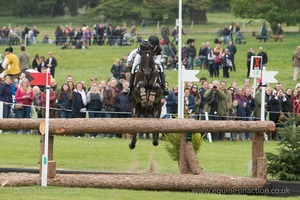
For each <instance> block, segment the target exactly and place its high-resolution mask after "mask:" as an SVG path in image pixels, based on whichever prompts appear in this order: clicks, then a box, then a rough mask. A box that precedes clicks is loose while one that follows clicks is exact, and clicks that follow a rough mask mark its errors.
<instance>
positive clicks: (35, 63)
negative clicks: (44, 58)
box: [31, 54, 41, 72]
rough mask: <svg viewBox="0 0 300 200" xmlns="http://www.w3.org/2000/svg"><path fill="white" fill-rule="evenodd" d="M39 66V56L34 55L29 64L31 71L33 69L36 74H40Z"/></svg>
mask: <svg viewBox="0 0 300 200" xmlns="http://www.w3.org/2000/svg"><path fill="white" fill-rule="evenodd" d="M39 65H40V56H39V54H35V56H34V58H33V60H32V62H31V66H32V69H34V70H36V71H38V72H41V69H39Z"/></svg>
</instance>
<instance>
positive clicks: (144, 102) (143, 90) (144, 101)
mask: <svg viewBox="0 0 300 200" xmlns="http://www.w3.org/2000/svg"><path fill="white" fill-rule="evenodd" d="M140 95H141V102H142V107H145V106H146V105H147V94H146V88H144V87H142V88H140Z"/></svg>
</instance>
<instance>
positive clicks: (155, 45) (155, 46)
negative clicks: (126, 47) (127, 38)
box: [127, 35, 165, 90]
mask: <svg viewBox="0 0 300 200" xmlns="http://www.w3.org/2000/svg"><path fill="white" fill-rule="evenodd" d="M145 42H149V43H150V45H151V47H152V51H153V52H154V55H155V58H154V59H155V60H154V62H155V64H156V65H157V66H159V75H160V79H161V87H162V89H163V90H165V74H164V68H163V67H162V65H161V53H162V48H161V46H160V45H159V38H158V37H157V36H156V35H151V36H150V37H149V38H148V40H145ZM140 48H141V47H138V48H136V49H134V50H133V51H132V52H131V53H130V54H129V56H128V59H127V66H130V64H131V62H132V59H133V58H134V62H133V65H132V69H131V76H130V88H132V87H133V82H134V73H135V70H136V67H137V66H138V65H139V64H140V63H141V54H140V53H141V52H140Z"/></svg>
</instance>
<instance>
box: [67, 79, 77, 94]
mask: <svg viewBox="0 0 300 200" xmlns="http://www.w3.org/2000/svg"><path fill="white" fill-rule="evenodd" d="M68 86H69V88H70V90H71V91H72V92H73V90H74V89H75V84H74V82H73V81H68Z"/></svg>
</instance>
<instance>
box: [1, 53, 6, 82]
mask: <svg viewBox="0 0 300 200" xmlns="http://www.w3.org/2000/svg"><path fill="white" fill-rule="evenodd" d="M1 65H2V68H3V69H4V71H3V72H2V73H1V74H0V78H3V77H4V76H6V75H7V72H6V71H7V66H6V65H7V58H4V61H3V62H2V64H1Z"/></svg>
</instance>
